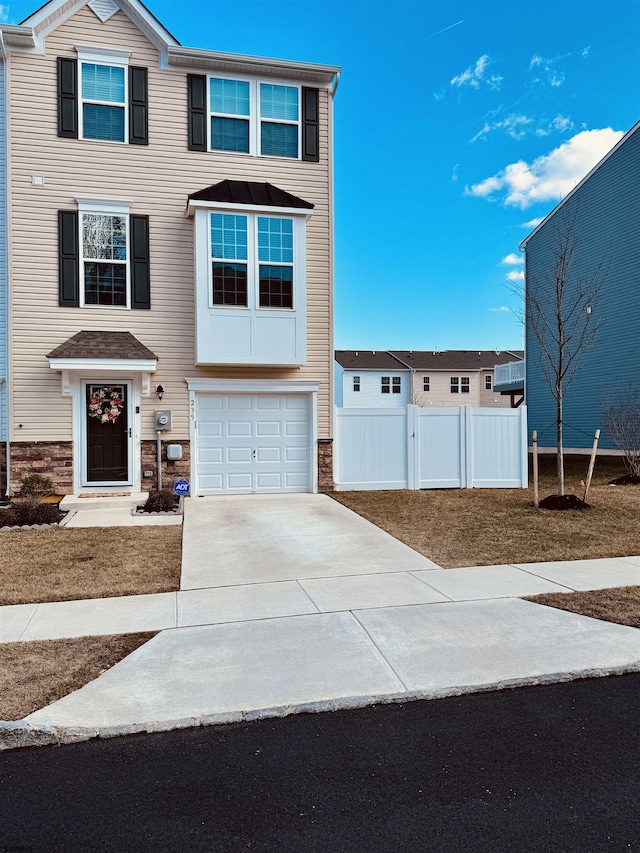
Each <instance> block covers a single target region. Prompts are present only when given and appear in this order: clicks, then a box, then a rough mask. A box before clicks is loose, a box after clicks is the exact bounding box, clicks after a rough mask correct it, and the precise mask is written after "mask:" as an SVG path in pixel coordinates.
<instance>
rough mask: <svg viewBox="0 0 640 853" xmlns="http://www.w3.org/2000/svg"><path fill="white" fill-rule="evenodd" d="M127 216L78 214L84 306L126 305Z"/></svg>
mask: <svg viewBox="0 0 640 853" xmlns="http://www.w3.org/2000/svg"><path fill="white" fill-rule="evenodd" d="M127 225H128V214H127V215H122V216H112V215H108V214H101V213H83V214H81V228H82V242H81V246H82V263H81V277H82V281H83V284H84V286H83V288H82V293H83V296H84V304H85V305H118V306H121V307H127V303H128V291H129V288H128V278H129V275H128V272H129V270H128V263H127V260H128V250H127V244H128V238H127V232H128V228H127Z"/></svg>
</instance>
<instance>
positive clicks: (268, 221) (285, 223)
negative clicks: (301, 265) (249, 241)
mask: <svg viewBox="0 0 640 853" xmlns="http://www.w3.org/2000/svg"><path fill="white" fill-rule="evenodd" d="M258 260H260V261H271V262H272V263H276V264H277V263H283V264H292V263H293V222H292V221H291V220H290V219H275V218H273V217H264V216H259V217H258Z"/></svg>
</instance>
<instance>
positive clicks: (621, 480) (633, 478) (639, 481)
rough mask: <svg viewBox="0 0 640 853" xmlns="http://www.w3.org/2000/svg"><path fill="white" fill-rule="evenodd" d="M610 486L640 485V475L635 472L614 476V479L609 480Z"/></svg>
mask: <svg viewBox="0 0 640 853" xmlns="http://www.w3.org/2000/svg"><path fill="white" fill-rule="evenodd" d="M609 485H610V486H640V477H638V475H637V474H625V475H624V476H622V477H616V478H615V480H611V481H610V482H609Z"/></svg>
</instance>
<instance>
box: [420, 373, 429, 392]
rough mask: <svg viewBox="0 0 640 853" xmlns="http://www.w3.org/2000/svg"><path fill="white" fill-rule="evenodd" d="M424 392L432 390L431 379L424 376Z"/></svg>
mask: <svg viewBox="0 0 640 853" xmlns="http://www.w3.org/2000/svg"><path fill="white" fill-rule="evenodd" d="M422 390H423V391H430V390H431V377H429V376H423V377H422Z"/></svg>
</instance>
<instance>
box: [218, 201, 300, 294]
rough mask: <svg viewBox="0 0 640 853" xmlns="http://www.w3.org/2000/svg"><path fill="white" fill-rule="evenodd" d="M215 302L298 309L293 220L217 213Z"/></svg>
mask: <svg viewBox="0 0 640 853" xmlns="http://www.w3.org/2000/svg"><path fill="white" fill-rule="evenodd" d="M209 221H210V229H211V281H212V290H211V293H212V298H211V305H212V306H213V305H227V306H233V307H244V308H247V307H250V306H251V305H257V306H258V307H259V308H285V309H293V307H294V304H293V302H294V299H293V291H294V253H293V242H294V238H293V220H292V219H289V218H284V217H276V216H258V215H256V214H246V215H244V214H232V213H211V214H210V216H209Z"/></svg>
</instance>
